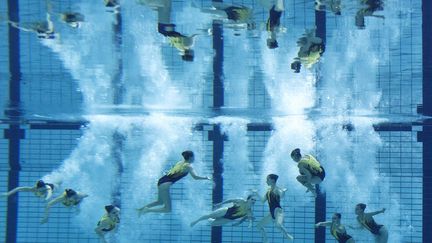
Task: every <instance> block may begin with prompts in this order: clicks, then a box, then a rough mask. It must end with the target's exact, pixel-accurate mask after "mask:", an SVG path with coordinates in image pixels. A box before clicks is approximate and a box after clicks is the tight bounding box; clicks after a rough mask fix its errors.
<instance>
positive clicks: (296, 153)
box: [291, 148, 302, 162]
mask: <svg viewBox="0 0 432 243" xmlns="http://www.w3.org/2000/svg"><path fill="white" fill-rule="evenodd" d="M301 157H302V156H301V152H300V149H299V148H296V149H294V150H293V151H291V158H292V159H293V160H294V161H295V162H299V161H300V160H301Z"/></svg>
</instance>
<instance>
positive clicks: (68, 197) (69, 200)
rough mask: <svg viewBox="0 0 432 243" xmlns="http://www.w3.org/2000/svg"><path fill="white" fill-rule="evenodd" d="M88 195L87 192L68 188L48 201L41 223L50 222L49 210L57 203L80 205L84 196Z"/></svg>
mask: <svg viewBox="0 0 432 243" xmlns="http://www.w3.org/2000/svg"><path fill="white" fill-rule="evenodd" d="M86 197H88V195H87V194H84V193H81V192H77V191H74V190H72V189H66V190H65V191H64V192H63V194H62V195H60V196H59V197H57V198H55V199H53V200H51V201H50V202H48V204H47V206H46V207H45V215H44V217H43V218H42V220H41V223H42V224H44V223H46V222H48V216H49V210H50V208H51V207H52V206H53V205H54V204H57V203H60V202H61V203H62V204H63V205H64V206H66V207H73V206H78V205H79V204H80V203H81V202H82V200H83V199H84V198H86Z"/></svg>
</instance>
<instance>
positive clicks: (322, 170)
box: [309, 166, 325, 181]
mask: <svg viewBox="0 0 432 243" xmlns="http://www.w3.org/2000/svg"><path fill="white" fill-rule="evenodd" d="M320 168H321V172H319V173H314V172H312V170H309V172H310V173H311V174H312V175H313V176H318V177H319V178H321V180H322V181H323V180H324V178H325V170H324V168H323V167H322V166H320Z"/></svg>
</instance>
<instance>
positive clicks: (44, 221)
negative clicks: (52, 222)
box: [40, 217, 48, 224]
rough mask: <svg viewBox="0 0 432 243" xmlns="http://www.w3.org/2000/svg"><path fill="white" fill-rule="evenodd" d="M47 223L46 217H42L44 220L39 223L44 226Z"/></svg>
mask: <svg viewBox="0 0 432 243" xmlns="http://www.w3.org/2000/svg"><path fill="white" fill-rule="evenodd" d="M47 222H48V218H47V217H44V218H43V219H42V220H41V221H40V223H41V224H45V223H47Z"/></svg>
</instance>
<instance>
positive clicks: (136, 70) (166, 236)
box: [0, 0, 423, 243]
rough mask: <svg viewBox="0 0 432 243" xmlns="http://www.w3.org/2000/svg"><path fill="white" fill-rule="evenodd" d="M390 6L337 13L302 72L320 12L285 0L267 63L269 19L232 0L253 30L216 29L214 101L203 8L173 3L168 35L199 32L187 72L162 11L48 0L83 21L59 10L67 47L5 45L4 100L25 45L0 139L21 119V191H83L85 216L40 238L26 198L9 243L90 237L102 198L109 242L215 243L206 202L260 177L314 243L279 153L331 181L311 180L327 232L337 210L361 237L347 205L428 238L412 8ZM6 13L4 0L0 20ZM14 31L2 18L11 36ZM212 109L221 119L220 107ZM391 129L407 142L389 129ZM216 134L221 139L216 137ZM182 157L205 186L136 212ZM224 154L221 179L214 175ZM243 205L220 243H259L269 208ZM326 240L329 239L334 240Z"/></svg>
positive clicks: (26, 12)
mask: <svg viewBox="0 0 432 243" xmlns="http://www.w3.org/2000/svg"><path fill="white" fill-rule="evenodd" d="M384 2H385V5H384V10H382V11H379V12H376V14H380V15H383V16H384V17H385V18H384V19H382V18H374V17H366V18H365V25H366V27H365V29H358V28H356V27H355V24H354V20H355V15H356V13H357V11H358V10H359V8H360V7H361V6H360V4H359V3H358V2H357V1H342V15H340V16H337V15H334V14H333V13H332V12H326V16H325V20H326V22H325V28H326V35H325V39H326V41H325V42H326V49H325V52H324V54H323V56H322V58H321V60H320V62H319V63H317V64H316V65H315V66H314V67H313V68H311V69H307V68H305V67H302V70H301V72H300V73H298V74H297V73H294V72H293V70H291V69H290V63H291V62H292V61H293V59H294V58H295V56H296V55H297V52H298V47H297V44H296V41H297V40H298V38H300V37H301V36H302V35H303V34H304V33H305V30H306V29H314V28H315V26H316V23H315V15H316V12H315V10H314V2H313V1H300V0H285V2H284V7H285V12H284V13H283V15H282V18H281V25H282V26H283V27H284V28H286V31H285V32H282V33H279V34H278V41H279V48H277V49H274V50H270V49H268V48H267V46H266V39H267V36H268V35H267V33H266V31H265V23H266V21H267V17H268V9H266V8H265V7H264V6H263V5H261V4H260V3H259V2H258V1H249V0H247V1H241V2H239V1H234V2H230V4H231V3H233V4H242V5H245V6H249V7H252V8H254V15H253V19H254V20H255V22H256V23H257V28H256V29H255V30H252V31H247V30H245V29H240V30H233V29H230V28H224V29H223V34H222V37H223V38H222V41H223V62H222V74H221V77H222V80H223V92H222V93H218V92H216V90H215V89H214V86H213V81H214V74H215V70H214V67H213V64H214V62H215V50H214V49H213V41H214V39H213V38H214V36H217V33H216V32H215V30H214V29H213V24H214V23H216V24H218V23H220V22H213V21H214V20H213V16H211V15H209V14H207V13H203V12H201V11H200V9H199V7H202V8H205V7H210V6H211V2H209V1H199V2H194V3H193V4H192V3H191V2H189V1H187V2H185V1H175V2H173V5H172V7H173V8H172V9H173V11H172V19H173V22H174V23H175V24H176V25H177V27H176V28H177V30H178V31H180V32H182V33H186V34H188V35H192V34H198V36H197V39H196V43H195V46H194V51H195V60H194V61H193V62H184V61H182V60H181V57H180V55H179V54H178V51H177V50H176V49H175V48H173V47H172V46H170V45H169V41H168V40H167V39H166V38H164V37H163V36H162V35H161V34H159V33H158V32H157V13H156V11H153V10H152V9H151V8H149V7H148V6H144V5H141V4H138V3H137V2H135V1H122V2H121V12H120V13H121V21H119V20H120V19H119V18H118V16H119V15H115V14H113V13H110V12H107V11H106V10H107V9H106V8H104V6H103V3H102V1H66V0H62V1H52V3H51V4H52V9H53V11H54V12H57V13H61V12H65V11H71V10H72V11H77V12H80V13H82V14H83V15H84V16H85V22H84V23H82V26H81V28H79V29H73V28H70V27H68V26H66V25H65V24H64V23H62V22H61V21H59V19H58V16H56V15H55V14H54V16H55V17H53V20H54V24H55V29H56V31H58V33H59V34H60V38H58V39H55V40H41V39H38V38H37V37H36V36H35V34H34V33H27V32H24V31H20V32H19V44H16V43H15V45H14V44H11V43H10V42H8V41H3V42H1V43H0V63H1V65H0V73H1V74H2V75H0V87H9V88H10V87H12V86H11V85H10V84H9V81H10V78H12V77H13V75H12V74H11V73H10V68H9V67H10V65H9V64H10V58H11V54H10V52H9V50H10V48H11V46H10V45H12V46H15V47H16V48H17V47H19V61H20V62H19V63H20V67H19V68H20V74H21V78H20V80H19V84H20V88H21V90H20V92H19V95H20V101H21V102H20V103H19V107H18V108H17V107H15V106H13V105H12V104H11V95H10V93H9V90H8V89H7V88H3V89H1V91H0V105H1V106H2V107H3V108H4V110H5V111H10V110H12V111H13V112H16V111H20V113H19V114H18V115H16V114H15V113H14V114H15V115H14V116H10V115H8V114H11V113H10V112H5V113H3V114H2V115H0V116H1V118H2V123H0V129H1V130H3V131H4V132H6V130H8V129H9V128H11V126H10V124H19V125H20V128H21V129H23V130H24V134H25V136H24V137H23V138H22V139H21V140H20V147H19V149H20V150H19V152H18V154H19V163H20V165H21V170H20V171H19V173H18V175H17V176H18V178H19V185H20V186H31V185H33V184H34V182H35V181H36V180H38V179H39V178H43V179H44V180H46V181H50V182H55V183H58V184H59V185H60V189H59V190H57V191H56V194H55V195H58V194H59V193H60V192H61V190H63V189H65V188H69V187H73V188H76V190H78V191H82V192H85V193H87V194H89V195H90V196H89V197H88V198H86V199H85V200H84V201H83V202H82V203H81V205H80V207H79V211H77V210H69V209H66V208H64V207H62V206H58V205H57V206H55V207H53V208H52V209H51V215H50V220H49V222H48V223H47V224H44V225H40V223H39V221H40V219H41V217H42V215H43V210H44V206H45V202H43V201H42V200H39V199H38V198H36V197H34V196H33V195H32V194H31V193H25V192H22V193H20V194H19V197H17V198H12V199H10V201H9V205H10V204H14V203H15V202H16V205H17V207H18V211H17V212H18V213H17V214H16V218H15V219H16V221H17V228H16V234H17V235H16V242H32V243H33V242H43V243H47V242H58V243H60V242H80V243H82V242H98V238H97V235H96V234H95V233H94V228H95V226H96V223H97V222H98V220H99V219H100V217H101V216H102V215H103V213H104V210H103V206H104V205H107V204H110V203H117V204H120V206H121V210H122V211H121V224H120V225H119V228H118V230H117V232H115V233H109V234H107V241H108V242H124V243H127V242H212V241H211V239H212V234H213V237H215V236H214V235H215V234H216V233H215V232H213V233H212V232H211V227H210V226H209V225H208V224H206V222H202V223H200V224H198V225H196V226H195V227H194V228H191V227H190V226H189V224H190V222H191V221H193V220H194V219H196V218H198V217H199V216H201V215H203V214H206V213H208V212H210V211H211V210H212V204H213V203H215V202H214V201H212V200H213V199H212V198H213V196H214V195H216V198H217V197H218V199H230V198H238V197H246V196H247V194H248V191H250V190H252V189H256V190H258V191H259V193H261V194H264V192H265V190H266V184H265V178H266V175H267V174H269V173H276V174H279V176H280V179H279V181H278V184H280V185H281V186H282V187H285V188H287V189H288V190H287V193H286V195H285V197H284V198H283V199H282V202H281V204H282V207H283V209H284V216H285V217H284V219H285V222H284V226H285V227H286V228H287V230H288V232H289V233H290V234H292V235H294V237H295V241H294V242H315V228H314V224H315V223H316V221H315V214H316V210H317V209H316V208H315V206H316V205H315V198H313V197H312V196H311V194H310V193H305V188H304V187H302V186H301V185H300V184H299V183H298V182H297V181H296V179H295V177H296V176H297V174H298V169H297V167H296V165H295V163H294V162H292V160H291V158H290V156H289V154H290V152H291V150H293V149H294V148H297V147H299V148H301V149H302V150H303V151H305V152H306V153H311V154H313V155H316V157H317V158H318V159H319V161H320V162H321V163H322V165H323V167H324V168H326V173H327V177H326V179H325V181H324V182H323V183H322V184H321V190H322V192H325V193H326V198H325V202H326V204H325V205H323V204H322V202H320V203H318V204H320V205H321V206H323V207H324V208H325V209H326V210H325V214H326V217H325V218H326V219H327V220H330V219H331V216H332V214H333V213H334V212H340V213H341V214H342V217H343V218H342V222H343V223H344V224H346V225H355V224H356V220H355V214H354V206H355V205H356V204H357V203H360V202H363V203H366V204H368V208H367V210H370V211H374V210H379V209H381V208H386V212H385V213H384V214H380V215H377V216H375V219H376V221H377V222H379V223H381V224H384V225H385V226H386V227H387V229H388V230H389V232H390V237H389V242H391V243H393V242H423V241H422V232H423V223H422V198H423V195H422V189H423V188H422V187H423V186H422V176H423V172H422V154H421V151H422V146H423V145H422V143H421V142H419V141H418V140H417V132H418V131H421V129H422V128H421V126H416V125H415V124H414V125H413V122H416V121H421V119H422V118H423V117H421V116H419V115H418V114H417V105H419V104H421V103H422V71H421V65H422V63H421V62H422V55H421V47H422V46H421V45H422V43H421V1H420V0H410V1H405V0H387V1H384ZM7 6H8V2H7V1H6V0H1V4H0V14H1V15H0V16H1V17H2V18H4V17H5V16H7V13H8V9H7ZM45 14H46V5H45V2H44V1H36V0H21V1H19V18H20V22H32V21H38V20H43V19H45ZM2 21H3V20H2ZM120 26H121V28H120ZM8 31H9V27H8V25H7V24H5V23H2V25H1V26H0V35H1V36H4V38H5V40H8V39H7V38H8V33H9V32H8ZM116 33H117V34H118V35H117V36H116ZM216 61H217V60H216ZM216 74H218V72H216ZM221 96H223V98H224V100H223V101H224V102H223V106H222V107H215V105H214V99H218V98H220V97H221ZM393 123H403V124H405V125H406V126H408V127H410V129H408V130H402V129H401V128H400V127H399V128H394V127H392V129H390V130H391V131H389V130H388V129H387V130H386V129H382V128H383V127H384V128H385V127H386V126H385V124H393ZM218 128H220V131H221V133H222V134H223V135H224V136H225V137H224V138H216V137H215V136H214V135H215V134H216V133H217V131H216V130H217V129H218ZM380 128H381V129H380ZM218 142H223V144H222V145H221V146H222V147H218V146H217V145H215V144H217V143H218ZM11 147H12V145H11V143H10V139H7V137H5V138H2V139H0V163H1V164H2V166H1V169H0V174H1V175H2V176H1V178H2V179H1V180H0V186H1V190H2V191H7V190H8V181H10V178H11V175H10V173H9V172H10V170H9V165H8V163H9V162H10V161H11V160H12V159H13V158H15V157H13V156H12V153H13V152H11V151H9V150H8V149H9V148H11ZM184 150H193V151H194V152H195V154H196V161H195V163H194V169H195V170H196V171H197V173H198V174H200V175H213V176H215V180H214V181H213V182H209V181H195V180H193V179H192V178H191V177H186V178H185V179H183V180H181V181H180V182H178V183H176V184H175V185H174V186H173V187H172V189H171V195H172V201H173V212H172V213H170V214H162V215H156V214H148V215H144V216H141V217H138V216H137V213H136V210H135V209H136V208H138V207H141V206H143V205H144V204H147V203H149V202H151V201H153V200H154V199H156V197H157V194H156V193H157V188H156V183H157V180H158V178H160V177H161V175H163V173H164V172H166V171H167V170H168V169H169V168H170V167H171V166H172V165H173V164H174V163H175V162H177V161H178V160H180V159H181V156H180V153H181V152H182V151H184ZM218 154H219V155H221V156H222V158H221V160H220V162H221V164H222V165H223V173H222V175H221V176H222V180H217V179H218V178H217V173H215V171H214V167H213V166H214V165H215V164H217V162H218V161H217V155H218ZM215 158H216V161H215ZM8 173H9V174H8ZM218 190H220V191H219V192H221V193H222V195H219V196H218V195H217V192H218ZM320 205H318V206H320ZM7 210H8V207H7V201H6V200H3V199H2V200H0V214H1V215H2V217H0V228H1V229H2V230H0V238H4V239H6V235H8V234H10V232H8V231H7V230H10V229H11V228H13V227H11V225H10V224H9V223H8V222H9V221H8V220H10V218H9V219H8V218H7V217H6V214H7ZM253 210H254V214H255V217H256V220H255V222H254V227H252V228H248V227H247V223H244V224H242V225H241V226H231V225H230V224H229V225H227V226H225V227H223V229H222V234H221V236H222V239H221V242H262V236H261V234H260V232H259V231H258V230H257V229H256V227H255V226H256V224H257V222H258V221H259V220H260V219H261V218H262V217H264V216H265V215H267V214H268V207H267V205H266V204H264V203H261V202H257V204H256V205H255V206H254V208H253ZM318 214H319V212H318ZM266 229H267V233H268V236H269V241H270V242H288V240H286V239H283V236H282V234H281V233H280V232H279V231H278V230H277V229H275V227H273V225H269V226H268V227H267V228H266ZM349 233H350V234H351V235H352V236H353V237H354V239H355V240H356V242H373V238H372V235H371V234H370V233H369V232H367V231H365V230H349ZM213 239H215V238H213ZM322 240H324V239H322ZM213 242H216V241H213ZM321 242H324V241H321ZM325 242H334V239H333V238H332V237H331V235H330V234H329V232H328V229H327V230H326V235H325Z"/></svg>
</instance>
